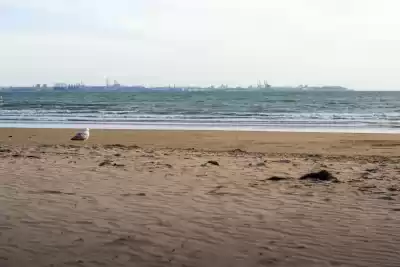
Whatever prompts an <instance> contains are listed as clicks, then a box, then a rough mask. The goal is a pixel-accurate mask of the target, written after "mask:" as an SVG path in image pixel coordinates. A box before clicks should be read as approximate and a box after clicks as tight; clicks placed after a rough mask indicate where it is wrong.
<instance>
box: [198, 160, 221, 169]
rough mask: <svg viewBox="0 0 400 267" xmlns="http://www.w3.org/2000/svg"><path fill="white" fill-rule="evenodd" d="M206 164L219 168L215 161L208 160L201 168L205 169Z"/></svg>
mask: <svg viewBox="0 0 400 267" xmlns="http://www.w3.org/2000/svg"><path fill="white" fill-rule="evenodd" d="M208 164H211V165H214V166H219V162H218V161H216V160H209V161H207V162H206V163H204V164H202V165H201V166H203V167H205V166H207V165H208Z"/></svg>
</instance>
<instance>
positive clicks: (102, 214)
mask: <svg viewBox="0 0 400 267" xmlns="http://www.w3.org/2000/svg"><path fill="white" fill-rule="evenodd" d="M73 133H74V130H65V129H0V158H1V161H0V164H1V168H0V177H1V186H0V205H1V213H0V266H2V267H3V266H4V267H14V266H15V267H21V266H32V267H35V266H49V267H50V266H204V267H207V266H227V267H228V266H249V267H251V266H307V267H308V266H315V267H317V266H318V267H319V266H360V267H361V266H382V267H383V266H393V267H398V266H400V254H399V253H398V251H399V248H400V224H399V219H400V195H399V194H400V182H399V176H400V163H399V159H400V136H399V135H396V134H333V133H332V134H329V133H277V132H217V131H216V132H211V131H208V132H201V131H124V130H93V131H91V137H90V139H89V140H88V141H86V142H73V141H70V140H69V139H70V137H71V136H72V135H73Z"/></svg>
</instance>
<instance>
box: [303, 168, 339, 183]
mask: <svg viewBox="0 0 400 267" xmlns="http://www.w3.org/2000/svg"><path fill="white" fill-rule="evenodd" d="M300 180H309V181H313V182H333V183H338V182H339V180H338V179H337V178H336V177H334V176H333V175H332V174H331V173H330V172H328V171H326V170H322V171H319V172H311V173H308V174H306V175H303V176H302V177H300Z"/></svg>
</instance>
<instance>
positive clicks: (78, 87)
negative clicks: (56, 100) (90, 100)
mask: <svg viewBox="0 0 400 267" xmlns="http://www.w3.org/2000/svg"><path fill="white" fill-rule="evenodd" d="M258 90H260V91H295V92H302V91H314V92H318V91H322V92H328V91H340V92H343V91H353V90H351V89H348V88H346V87H342V86H303V85H300V86H297V87H292V86H276V87H275V86H270V85H268V86H248V87H229V86H227V85H221V86H219V87H215V86H210V87H199V86H160V87H146V86H134V85H129V86H125V85H119V84H114V85H106V86H95V85H82V84H57V85H54V86H47V85H46V84H43V85H40V84H38V85H35V86H3V87H0V92H160V91H163V92H187V91H189V92H190V91H258Z"/></svg>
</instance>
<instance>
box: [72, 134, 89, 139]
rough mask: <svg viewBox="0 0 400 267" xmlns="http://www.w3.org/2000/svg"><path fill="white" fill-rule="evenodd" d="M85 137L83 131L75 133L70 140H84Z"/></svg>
mask: <svg viewBox="0 0 400 267" xmlns="http://www.w3.org/2000/svg"><path fill="white" fill-rule="evenodd" d="M86 138H87V137H86V135H85V134H84V133H76V134H75V135H74V137H72V138H71V140H85V139H86Z"/></svg>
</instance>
